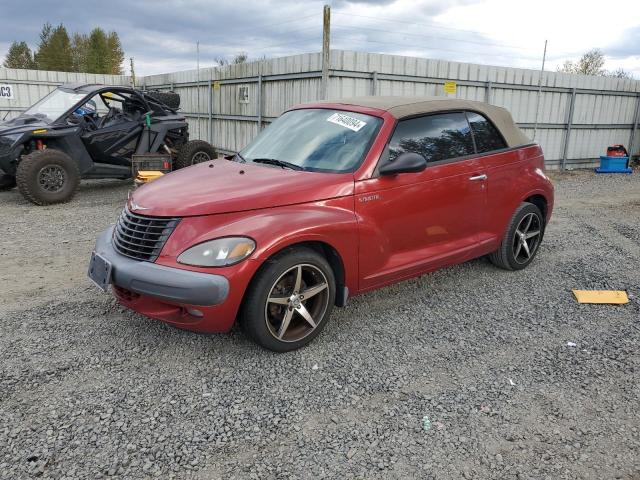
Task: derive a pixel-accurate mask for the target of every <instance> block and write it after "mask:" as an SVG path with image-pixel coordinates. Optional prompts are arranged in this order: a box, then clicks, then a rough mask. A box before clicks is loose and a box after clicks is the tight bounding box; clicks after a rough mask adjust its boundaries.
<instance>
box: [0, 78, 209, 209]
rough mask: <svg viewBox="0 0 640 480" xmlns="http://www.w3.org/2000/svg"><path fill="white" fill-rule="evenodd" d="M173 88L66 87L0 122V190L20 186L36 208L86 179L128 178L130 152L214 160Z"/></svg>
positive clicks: (184, 161) (180, 160) (181, 163)
mask: <svg viewBox="0 0 640 480" xmlns="http://www.w3.org/2000/svg"><path fill="white" fill-rule="evenodd" d="M179 105H180V97H179V95H177V94H176V93H173V92H158V91H142V90H138V89H135V88H129V87H118V86H106V85H94V84H83V85H63V86H61V87H58V88H57V89H55V90H53V91H52V92H51V93H50V94H49V95H47V96H46V97H44V98H43V99H42V100H40V101H38V102H37V103H36V104H35V105H33V106H32V107H31V108H29V109H28V110H27V111H26V112H24V113H23V114H21V115H20V116H18V117H16V118H13V119H11V120H9V121H6V122H3V123H0V170H2V172H0V190H7V189H11V188H14V187H15V186H16V185H17V187H18V189H19V190H20V192H21V193H22V195H23V196H24V197H25V198H27V199H28V200H30V201H31V202H33V203H35V204H38V205H47V204H51V203H59V202H66V201H68V200H69V199H71V197H73V195H74V194H75V192H76V190H77V188H78V185H79V183H80V179H81V178H121V179H125V178H129V177H131V172H132V169H131V161H132V156H133V155H136V154H145V153H152V154H153V153H157V154H165V155H169V156H170V157H171V159H172V161H173V162H172V163H173V168H182V167H185V166H188V165H192V164H194V163H199V162H202V161H207V160H210V159H213V158H216V157H217V154H216V152H215V150H214V149H213V147H212V146H211V145H210V144H209V143H207V142H204V141H200V140H193V141H189V127H188V124H187V121H186V119H185V117H184V116H183V115H180V114H179V113H178V111H177V110H178V107H179Z"/></svg>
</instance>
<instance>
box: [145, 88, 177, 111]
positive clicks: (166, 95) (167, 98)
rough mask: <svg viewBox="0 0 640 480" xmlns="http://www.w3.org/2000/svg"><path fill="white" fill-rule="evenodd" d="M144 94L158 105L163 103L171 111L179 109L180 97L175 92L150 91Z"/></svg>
mask: <svg viewBox="0 0 640 480" xmlns="http://www.w3.org/2000/svg"><path fill="white" fill-rule="evenodd" d="M145 94H146V95H147V96H148V97H150V98H152V99H154V100H157V101H158V102H160V103H164V104H165V105H166V106H167V107H169V108H170V109H172V110H177V109H178V108H180V95H178V94H177V93H175V92H159V91H158V90H151V91H147V92H145Z"/></svg>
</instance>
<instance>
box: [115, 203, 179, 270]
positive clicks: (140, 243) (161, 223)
mask: <svg viewBox="0 0 640 480" xmlns="http://www.w3.org/2000/svg"><path fill="white" fill-rule="evenodd" d="M179 221H180V219H179V218H164V217H145V216H142V215H136V214H135V213H131V212H130V211H129V209H127V208H125V209H124V210H123V211H122V213H121V214H120V218H118V223H116V226H115V228H114V229H113V246H114V247H115V249H116V250H117V251H118V252H119V253H121V254H122V255H126V256H127V257H131V258H135V259H136V260H144V261H146V262H154V261H155V260H156V258H158V255H160V251H161V250H162V247H164V244H165V242H166V241H167V239H168V238H169V235H171V233H172V232H173V230H174V229H175V228H176V225H178V222H179Z"/></svg>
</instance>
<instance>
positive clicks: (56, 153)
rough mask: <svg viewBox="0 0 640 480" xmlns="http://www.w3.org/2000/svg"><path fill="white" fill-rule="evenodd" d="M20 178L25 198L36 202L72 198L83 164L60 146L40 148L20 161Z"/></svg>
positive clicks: (17, 174)
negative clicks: (56, 147)
mask: <svg viewBox="0 0 640 480" xmlns="http://www.w3.org/2000/svg"><path fill="white" fill-rule="evenodd" d="M16 182H17V184H18V190H20V193H21V194H22V195H23V196H24V198H26V199H27V200H29V201H30V202H32V203H35V204H36V205H50V204H53V203H63V202H68V201H69V200H71V198H73V196H74V195H75V193H76V191H77V190H78V186H79V185H80V168H79V167H78V164H77V163H76V162H75V161H74V160H73V159H72V158H71V157H69V156H68V155H67V154H65V153H63V152H61V151H60V150H55V149H51V148H47V149H45V150H36V151H35V152H32V153H30V154H29V155H27V156H25V157H23V158H22V160H21V161H20V163H18V169H17V172H16Z"/></svg>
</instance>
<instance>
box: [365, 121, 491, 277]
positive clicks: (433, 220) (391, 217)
mask: <svg viewBox="0 0 640 480" xmlns="http://www.w3.org/2000/svg"><path fill="white" fill-rule="evenodd" d="M407 151H411V152H416V153H420V154H422V155H423V156H424V157H425V158H426V159H427V168H426V169H425V170H424V171H422V172H419V173H402V174H398V175H394V176H375V175H374V177H373V178H370V179H367V180H362V181H359V182H357V183H356V199H355V211H356V216H357V218H358V222H359V234H360V249H359V259H360V261H359V264H360V289H361V290H368V289H372V288H375V287H379V286H381V285H384V284H387V283H391V282H394V281H398V280H401V279H403V278H409V277H412V276H416V275H419V274H421V273H424V272H427V271H430V270H434V269H436V268H440V267H442V266H445V265H448V264H453V263H458V262H462V261H465V260H468V259H470V258H473V257H474V252H476V251H477V250H478V232H479V231H480V230H481V228H482V225H483V222H484V219H485V215H486V202H487V196H486V178H485V176H484V173H483V171H482V170H483V168H482V163H481V161H480V160H479V159H477V158H475V149H474V144H473V138H472V136H471V131H470V128H469V124H468V122H467V119H466V116H465V114H464V113H462V112H459V113H458V112H453V113H445V114H436V115H429V116H424V117H419V118H412V119H408V120H403V121H400V122H399V123H398V125H397V127H396V130H395V132H394V134H393V136H392V139H391V141H390V143H389V145H388V148H387V150H386V151H385V153H384V154H383V156H382V158H381V160H380V162H381V163H382V162H386V161H393V159H394V158H395V157H397V156H398V155H399V154H401V153H403V152H407Z"/></svg>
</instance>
